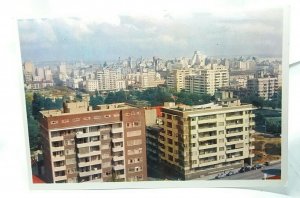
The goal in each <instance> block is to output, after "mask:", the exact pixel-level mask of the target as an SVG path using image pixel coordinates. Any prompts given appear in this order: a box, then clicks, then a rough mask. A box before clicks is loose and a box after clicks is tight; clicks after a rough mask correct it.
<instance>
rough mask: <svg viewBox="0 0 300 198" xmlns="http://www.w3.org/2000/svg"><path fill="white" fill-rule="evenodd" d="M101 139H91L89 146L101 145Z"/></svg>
mask: <svg viewBox="0 0 300 198" xmlns="http://www.w3.org/2000/svg"><path fill="white" fill-rule="evenodd" d="M99 145H100V140H95V141H90V143H89V146H99Z"/></svg>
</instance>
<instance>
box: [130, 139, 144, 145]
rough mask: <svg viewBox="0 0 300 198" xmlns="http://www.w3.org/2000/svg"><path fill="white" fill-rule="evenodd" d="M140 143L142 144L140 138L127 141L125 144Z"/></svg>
mask: <svg viewBox="0 0 300 198" xmlns="http://www.w3.org/2000/svg"><path fill="white" fill-rule="evenodd" d="M140 144H142V140H141V139H137V140H129V141H127V146H134V145H140Z"/></svg>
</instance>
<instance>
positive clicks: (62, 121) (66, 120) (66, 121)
mask: <svg viewBox="0 0 300 198" xmlns="http://www.w3.org/2000/svg"><path fill="white" fill-rule="evenodd" d="M69 121H70V120H69V119H64V120H61V123H63V124H64V123H68V122H69Z"/></svg>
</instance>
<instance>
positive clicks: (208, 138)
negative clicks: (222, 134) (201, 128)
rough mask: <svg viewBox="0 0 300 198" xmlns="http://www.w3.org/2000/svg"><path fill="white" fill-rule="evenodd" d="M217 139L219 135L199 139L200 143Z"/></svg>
mask: <svg viewBox="0 0 300 198" xmlns="http://www.w3.org/2000/svg"><path fill="white" fill-rule="evenodd" d="M214 139H217V135H213V136H209V135H208V136H203V137H199V138H198V141H206V140H214Z"/></svg>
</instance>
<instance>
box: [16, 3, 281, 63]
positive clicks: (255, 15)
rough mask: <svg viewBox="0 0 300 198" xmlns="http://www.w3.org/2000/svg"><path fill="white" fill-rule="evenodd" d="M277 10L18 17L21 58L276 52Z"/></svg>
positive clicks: (278, 40) (278, 35) (100, 58)
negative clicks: (108, 17) (99, 17)
mask: <svg viewBox="0 0 300 198" xmlns="http://www.w3.org/2000/svg"><path fill="white" fill-rule="evenodd" d="M282 15H283V12H282V10H280V9H269V10H260V11H244V12H243V10H240V11H239V12H235V13H234V14H232V13H231V14H228V16H225V17H224V16H223V15H218V14H217V12H215V13H214V12H207V13H204V12H198V13H197V12H193V13H190V14H186V15H184V16H180V15H178V16H177V15H174V14H170V13H168V12H165V13H164V15H162V16H158V17H153V16H133V15H132V16H131V15H119V16H118V17H116V19H115V20H111V21H105V20H104V21H103V20H97V19H79V18H61V19H34V20H20V21H19V24H18V25H19V35H20V43H21V54H22V60H24V61H28V60H31V61H75V60H82V61H106V60H116V59H118V57H121V58H122V59H125V58H128V57H129V56H131V57H141V56H142V57H152V56H157V57H159V58H174V57H179V56H185V57H191V56H192V52H193V51H195V50H199V49H200V50H201V52H202V53H203V54H206V55H208V56H242V55H243V56H273V57H274V56H281V50H282V27H283V26H282V22H283V20H282V18H283V17H282Z"/></svg>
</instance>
